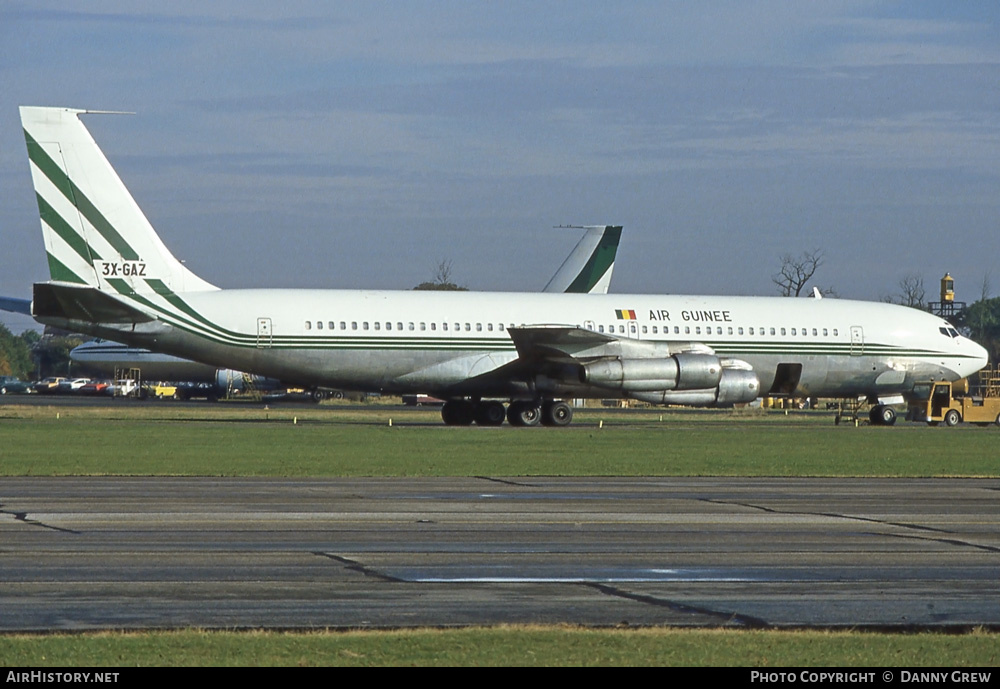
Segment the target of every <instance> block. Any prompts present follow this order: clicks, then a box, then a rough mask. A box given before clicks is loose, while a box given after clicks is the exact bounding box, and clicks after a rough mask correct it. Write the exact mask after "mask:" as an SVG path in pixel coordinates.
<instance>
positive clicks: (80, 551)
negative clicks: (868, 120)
mask: <svg viewBox="0 0 1000 689" xmlns="http://www.w3.org/2000/svg"><path fill="white" fill-rule="evenodd" d="M998 501H1000V480H996V479H983V480H976V479H955V480H946V479H927V480H913V479H742V478H741V479H698V478H679V479H678V478H512V479H503V478H469V479H465V478H453V479H447V478H446V479H436V478H421V479H316V480H279V479H208V478H4V479H0V554H2V557H0V631H12V630H84V629H107V628H112V629H122V628H174V627H210V628H251V627H270V628H312V627H336V628H348V627H351V628H355V627H357V628H361V627H410V626H424V625H433V626H447V625H492V624H498V623H545V624H551V623H569V624H581V625H602V626H604V625H679V626H730V627H787V626H809V627H845V626H847V627H867V626H880V627H881V626H886V627H924V626H926V627H949V626H958V627H964V626H973V625H985V626H993V627H997V626H1000V509H998Z"/></svg>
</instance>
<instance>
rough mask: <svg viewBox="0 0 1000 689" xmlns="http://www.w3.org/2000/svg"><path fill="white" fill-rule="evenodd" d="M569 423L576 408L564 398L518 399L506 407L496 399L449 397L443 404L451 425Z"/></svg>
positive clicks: (447, 423) (442, 415)
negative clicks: (505, 420)
mask: <svg viewBox="0 0 1000 689" xmlns="http://www.w3.org/2000/svg"><path fill="white" fill-rule="evenodd" d="M505 418H506V419H507V422H508V423H509V424H510V425H511V426H537V425H539V424H541V425H543V426H568V425H570V423H571V422H572V421H573V408H572V407H571V406H569V405H568V404H566V403H565V402H563V401H561V400H544V401H541V402H539V401H535V400H514V401H513V402H511V403H510V404H509V405H508V406H507V408H506V409H504V406H503V403H502V402H498V401H496V400H487V401H481V400H448V401H447V402H445V403H444V406H443V407H441V419H442V420H443V421H444V422H445V424H446V425H448V426H470V425H472V424H473V423H475V424H476V425H477V426H500V425H502V424H503V421H504V419H505Z"/></svg>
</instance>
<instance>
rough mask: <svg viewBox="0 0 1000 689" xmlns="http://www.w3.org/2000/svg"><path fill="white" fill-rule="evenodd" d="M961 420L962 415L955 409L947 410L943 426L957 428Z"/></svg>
mask: <svg viewBox="0 0 1000 689" xmlns="http://www.w3.org/2000/svg"><path fill="white" fill-rule="evenodd" d="M961 420H962V415H961V414H959V413H958V411H956V410H955V409H949V410H948V411H947V412H946V413H945V415H944V425H945V426H957V425H958V424H959V422H960V421H961Z"/></svg>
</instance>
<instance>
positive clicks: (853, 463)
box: [0, 402, 1000, 477]
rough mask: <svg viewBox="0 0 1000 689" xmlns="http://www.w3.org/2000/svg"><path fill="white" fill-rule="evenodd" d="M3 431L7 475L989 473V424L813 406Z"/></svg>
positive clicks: (293, 417) (137, 418)
mask: <svg viewBox="0 0 1000 689" xmlns="http://www.w3.org/2000/svg"><path fill="white" fill-rule="evenodd" d="M390 423H391V425H390ZM0 434H2V443H0V475H6V476H28V475H36V476H51V475H132V476H135V475H179V476H287V477H301V476H481V475H491V476H532V475H534V476H838V477H843V476H890V477H897V476H913V477H941V476H961V477H986V476H990V477H992V476H998V475H1000V461H998V459H997V456H996V455H997V452H996V448H997V443H998V440H1000V429H997V428H995V427H992V426H991V427H989V428H978V427H974V426H962V427H958V428H931V427H928V426H926V425H922V424H910V423H905V422H900V423H899V424H897V425H896V426H894V427H879V426H868V425H862V426H859V427H855V426H854V425H853V424H851V425H840V426H835V425H834V424H833V420H832V415H831V414H827V413H818V412H815V413H795V414H789V415H787V416H786V415H785V414H783V413H780V412H770V413H763V412H756V413H734V412H725V411H701V412H692V411H675V412H663V411H657V410H635V411H631V412H621V411H619V410H607V409H586V410H582V411H580V412H578V413H577V418H576V421H575V422H574V424H573V426H571V427H569V428H562V429H552V428H527V429H524V428H521V429H519V428H511V427H509V426H503V427H500V428H479V427H476V426H472V427H467V428H456V427H445V426H443V425H442V424H441V421H440V416H439V414H438V412H437V411H436V410H422V409H417V410H412V409H406V408H402V407H392V406H371V407H368V408H357V407H343V406H334V405H329V406H328V405H322V406H319V407H302V408H288V407H285V408H282V409H263V408H262V407H261V406H260V405H247V404H220V405H205V406H204V407H202V408H197V407H190V406H185V407H178V406H172V405H171V404H170V403H169V402H164V403H159V404H157V403H151V404H146V405H130V404H123V405H121V406H116V407H35V406H15V405H8V406H0Z"/></svg>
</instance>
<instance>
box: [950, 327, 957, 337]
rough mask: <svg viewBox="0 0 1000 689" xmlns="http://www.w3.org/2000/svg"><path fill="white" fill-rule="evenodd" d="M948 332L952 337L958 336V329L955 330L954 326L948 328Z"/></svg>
mask: <svg viewBox="0 0 1000 689" xmlns="http://www.w3.org/2000/svg"><path fill="white" fill-rule="evenodd" d="M948 334H949V335H951V336H952V337H958V331H957V330H955V329H954V328H948Z"/></svg>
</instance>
